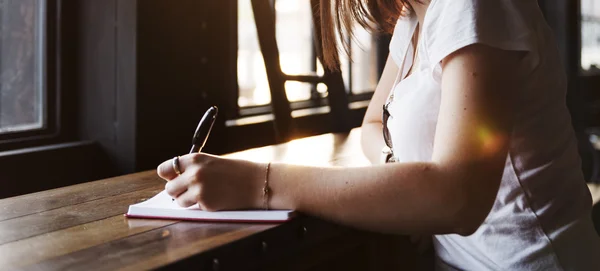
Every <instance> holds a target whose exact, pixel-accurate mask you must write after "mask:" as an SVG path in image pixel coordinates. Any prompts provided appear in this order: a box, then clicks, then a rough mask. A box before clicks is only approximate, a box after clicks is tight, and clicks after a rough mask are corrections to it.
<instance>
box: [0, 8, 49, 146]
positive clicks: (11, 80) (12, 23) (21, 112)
mask: <svg viewBox="0 0 600 271" xmlns="http://www.w3.org/2000/svg"><path fill="white" fill-rule="evenodd" d="M56 2H57V1H56V0H0V150H5V149H12V148H15V147H17V145H18V146H20V147H24V146H30V145H32V144H48V143H49V142H48V141H44V142H43V143H42V141H39V139H41V138H40V136H41V137H43V138H45V139H50V138H51V137H54V136H55V135H56V132H57V131H56V130H55V128H56V127H57V123H56V120H57V118H56V114H54V112H56V109H57V108H56V97H57V93H56V88H55V87H54V85H55V82H56V79H57V77H56V76H55V75H57V74H58V71H57V67H58V66H56V65H55V64H56V62H55V59H56V55H57V53H56V52H57V51H55V49H56V48H55V47H56V46H55V43H54V41H55V35H54V34H55V33H56V29H57V28H58V20H57V17H56V13H55V11H56V8H57V4H56ZM49 22H52V23H49ZM34 139H36V141H35V143H34V141H33V140H34ZM15 141H18V142H20V143H19V144H17V145H12V147H8V146H9V142H15ZM26 141H28V142H30V143H31V144H29V143H27V144H24V142H26Z"/></svg>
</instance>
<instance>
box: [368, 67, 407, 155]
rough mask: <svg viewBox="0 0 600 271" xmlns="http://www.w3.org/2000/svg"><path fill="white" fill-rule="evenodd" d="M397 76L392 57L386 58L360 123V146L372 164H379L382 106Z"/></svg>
mask: <svg viewBox="0 0 600 271" xmlns="http://www.w3.org/2000/svg"><path fill="white" fill-rule="evenodd" d="M397 74H398V67H397V66H396V63H394V60H393V59H392V57H391V56H388V59H387V62H386V64H385V68H384V69H383V74H382V75H381V79H379V83H378V84H377V88H376V89H375V93H374V94H373V97H372V98H371V102H369V107H368V108H367V112H366V113H365V118H364V119H363V122H362V127H361V133H362V134H361V146H362V150H363V153H364V154H365V156H366V157H367V158H368V159H369V161H371V163H372V164H379V163H380V158H381V150H382V149H383V147H385V142H384V141H383V134H382V133H383V131H382V127H383V124H382V122H381V117H382V115H383V104H384V103H385V101H386V100H387V97H388V95H389V93H390V91H391V89H392V87H393V84H394V81H395V79H396V75H397Z"/></svg>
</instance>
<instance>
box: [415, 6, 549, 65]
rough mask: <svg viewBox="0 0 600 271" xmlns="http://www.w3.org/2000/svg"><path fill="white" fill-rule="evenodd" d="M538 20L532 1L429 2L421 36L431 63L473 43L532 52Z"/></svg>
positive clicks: (537, 8) (535, 7) (536, 8)
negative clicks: (536, 21)
mask: <svg viewBox="0 0 600 271" xmlns="http://www.w3.org/2000/svg"><path fill="white" fill-rule="evenodd" d="M535 13H539V14H540V17H539V18H537V17H536V16H537V15H536V14H535ZM539 19H541V20H543V17H541V11H539V7H538V6H537V3H536V0H431V2H430V4H429V7H428V9H427V14H426V15H425V21H424V23H423V29H422V31H423V33H422V37H423V39H424V40H425V47H426V49H427V50H428V54H429V55H430V56H431V58H432V59H431V60H432V61H433V62H438V61H441V60H442V59H443V58H444V57H445V56H447V55H448V54H450V53H452V52H453V51H455V50H458V49H460V48H462V47H464V46H467V45H470V44H475V43H480V44H485V45H488V46H491V47H496V48H499V49H503V50H517V51H533V50H535V48H534V46H535V44H536V42H535V35H533V31H534V29H535V26H534V25H535V21H534V20H539Z"/></svg>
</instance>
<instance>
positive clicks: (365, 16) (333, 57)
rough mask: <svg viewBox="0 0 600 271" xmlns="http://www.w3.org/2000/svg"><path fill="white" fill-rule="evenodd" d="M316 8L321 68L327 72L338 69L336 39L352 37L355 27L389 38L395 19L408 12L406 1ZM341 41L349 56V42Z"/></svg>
mask: <svg viewBox="0 0 600 271" xmlns="http://www.w3.org/2000/svg"><path fill="white" fill-rule="evenodd" d="M319 5H320V7H319V8H320V11H321V12H320V14H319V16H320V19H321V20H320V21H321V40H322V46H323V47H322V48H323V62H324V63H323V65H324V66H325V67H326V68H328V69H330V70H337V69H338V68H339V62H340V58H339V45H338V42H337V38H336V36H337V35H339V37H348V36H350V37H353V26H354V25H355V23H358V25H360V26H361V27H364V28H365V29H367V30H369V31H371V32H372V33H376V32H385V33H390V34H391V33H392V32H393V31H394V26H395V25H396V21H397V20H398V18H400V16H403V15H404V13H405V12H407V11H408V10H410V5H409V4H408V2H407V0H320V3H319ZM332 9H333V10H332ZM315 15H316V14H315ZM340 40H341V45H342V48H343V50H344V52H345V53H346V54H348V55H349V52H350V41H349V39H346V38H341V39H340Z"/></svg>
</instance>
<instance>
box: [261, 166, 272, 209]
mask: <svg viewBox="0 0 600 271" xmlns="http://www.w3.org/2000/svg"><path fill="white" fill-rule="evenodd" d="M270 170H271V162H269V163H268V164H267V170H266V173H265V186H264V187H263V208H264V209H265V210H269V197H270V196H271V189H270V188H269V171H270Z"/></svg>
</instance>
